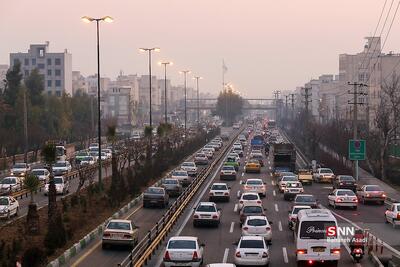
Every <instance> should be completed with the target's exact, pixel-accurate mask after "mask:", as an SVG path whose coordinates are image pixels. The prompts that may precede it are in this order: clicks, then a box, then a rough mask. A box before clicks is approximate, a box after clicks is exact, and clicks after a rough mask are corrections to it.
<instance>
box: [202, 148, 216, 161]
mask: <svg viewBox="0 0 400 267" xmlns="http://www.w3.org/2000/svg"><path fill="white" fill-rule="evenodd" d="M202 152H203V153H204V154H206V156H207V158H208V159H212V158H213V157H214V151H213V149H211V148H203V150H202Z"/></svg>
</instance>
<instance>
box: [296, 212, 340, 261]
mask: <svg viewBox="0 0 400 267" xmlns="http://www.w3.org/2000/svg"><path fill="white" fill-rule="evenodd" d="M328 229H329V233H334V234H333V235H330V236H328ZM332 230H334V231H332ZM294 237H295V243H296V260H297V266H302V265H303V264H306V263H308V264H312V263H314V262H331V263H333V265H334V266H337V264H338V261H339V259H340V240H339V238H338V236H337V221H336V218H335V216H333V215H332V213H331V212H330V211H329V210H327V209H304V210H300V211H299V213H298V215H297V220H296V225H295V230H294Z"/></svg>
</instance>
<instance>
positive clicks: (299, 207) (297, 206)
mask: <svg viewBox="0 0 400 267" xmlns="http://www.w3.org/2000/svg"><path fill="white" fill-rule="evenodd" d="M293 209H311V206H308V205H294V206H293ZM293 209H292V210H293Z"/></svg>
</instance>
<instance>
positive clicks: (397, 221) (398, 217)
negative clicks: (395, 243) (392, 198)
mask: <svg viewBox="0 0 400 267" xmlns="http://www.w3.org/2000/svg"><path fill="white" fill-rule="evenodd" d="M385 222H387V223H391V224H392V225H393V228H396V227H397V226H399V225H400V203H392V204H391V205H390V207H388V208H387V210H386V211H385Z"/></svg>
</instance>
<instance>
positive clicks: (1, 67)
mask: <svg viewBox="0 0 400 267" xmlns="http://www.w3.org/2000/svg"><path fill="white" fill-rule="evenodd" d="M7 71H8V65H6V64H0V92H3V90H4V88H5V85H6V84H5V82H4V80H5V79H6V74H7Z"/></svg>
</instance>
